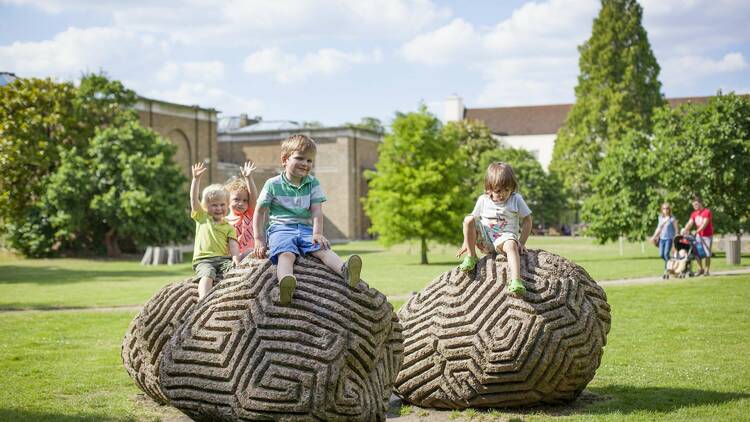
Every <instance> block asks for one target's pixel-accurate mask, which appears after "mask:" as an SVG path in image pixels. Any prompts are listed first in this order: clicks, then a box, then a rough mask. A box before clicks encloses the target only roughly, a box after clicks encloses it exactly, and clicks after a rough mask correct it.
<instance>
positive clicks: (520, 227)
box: [456, 162, 531, 295]
mask: <svg viewBox="0 0 750 422" xmlns="http://www.w3.org/2000/svg"><path fill="white" fill-rule="evenodd" d="M484 191H485V193H484V194H482V195H480V196H479V198H478V199H477V203H476V205H475V206H474V211H472V213H471V215H468V216H467V217H466V218H465V219H464V225H463V230H464V243H463V245H462V246H461V249H459V251H458V253H457V254H456V256H458V257H460V256H461V255H463V254H464V253H466V252H468V253H469V254H468V255H467V256H466V257H465V258H464V260H463V262H461V264H460V265H459V268H460V269H461V271H471V270H473V269H474V267H476V265H477V262H478V261H479V258H477V252H476V248H479V250H481V251H482V252H483V253H485V254H490V253H497V252H500V253H503V254H505V256H506V257H507V258H508V265H509V266H510V274H511V279H510V282H509V283H508V286H507V289H508V291H509V292H510V293H513V294H517V295H522V294H524V293H526V288H525V287H524V285H523V281H522V280H521V259H520V254H521V253H524V252H526V246H525V245H526V240H527V239H528V238H529V234H530V233H531V210H530V209H529V207H528V206H527V205H526V202H525V201H524V200H523V197H522V196H521V194H519V193H518V192H517V191H518V181H517V180H516V175H515V174H514V173H513V168H512V167H511V166H510V164H506V163H501V162H495V163H492V164H490V166H489V167H488V168H487V174H486V175H485V177H484Z"/></svg>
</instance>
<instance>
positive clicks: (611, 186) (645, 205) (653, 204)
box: [582, 130, 660, 243]
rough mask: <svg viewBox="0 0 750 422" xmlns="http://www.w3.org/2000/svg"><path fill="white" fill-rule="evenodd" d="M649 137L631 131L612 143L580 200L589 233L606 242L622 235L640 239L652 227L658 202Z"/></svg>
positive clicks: (646, 234) (650, 231)
mask: <svg viewBox="0 0 750 422" xmlns="http://www.w3.org/2000/svg"><path fill="white" fill-rule="evenodd" d="M650 148H651V140H650V137H649V136H648V135H646V134H644V133H642V132H639V131H636V130H632V131H630V132H628V133H627V134H626V135H625V136H624V137H623V138H622V139H621V140H618V141H616V142H614V143H613V144H612V145H611V146H610V148H609V151H608V153H607V155H606V157H604V159H603V160H602V162H601V164H600V169H599V174H597V175H596V177H594V180H593V182H592V188H593V194H592V195H591V196H589V197H588V198H586V200H585V201H584V203H583V209H582V218H583V220H584V221H586V222H587V223H588V233H589V234H591V235H593V236H594V237H595V238H596V239H597V240H598V241H599V242H601V243H605V242H607V241H610V240H616V239H618V238H619V237H620V236H625V237H627V238H628V239H629V240H633V241H635V240H643V239H645V238H646V237H647V236H648V235H650V234H651V233H652V232H653V230H654V227H655V226H654V219H655V215H656V213H657V210H658V209H659V208H658V206H659V205H658V204H659V199H660V198H659V196H660V195H659V194H658V189H657V184H658V179H657V173H656V172H655V171H654V166H653V164H654V163H653V160H654V157H653V156H652V155H651V154H650Z"/></svg>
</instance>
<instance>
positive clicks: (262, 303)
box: [123, 258, 403, 421]
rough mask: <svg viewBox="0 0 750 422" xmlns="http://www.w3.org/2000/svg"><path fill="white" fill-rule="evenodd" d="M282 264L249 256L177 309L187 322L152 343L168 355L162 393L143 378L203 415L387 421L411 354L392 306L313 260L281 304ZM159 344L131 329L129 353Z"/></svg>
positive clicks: (299, 270) (162, 365)
mask: <svg viewBox="0 0 750 422" xmlns="http://www.w3.org/2000/svg"><path fill="white" fill-rule="evenodd" d="M275 270H276V269H275V267H274V266H272V265H271V264H270V262H268V261H267V260H262V261H252V260H249V261H246V262H245V263H244V264H243V266H242V267H241V268H239V269H235V270H232V271H231V272H230V273H229V274H227V276H226V278H225V279H224V280H223V281H221V282H220V283H219V284H218V285H216V286H215V287H214V289H213V290H211V292H210V293H209V294H208V295H207V296H206V297H205V298H204V299H203V300H202V301H200V302H198V303H196V304H195V305H194V306H192V308H191V309H190V311H189V312H187V313H186V314H185V315H184V316H183V317H180V318H177V317H176V313H175V314H172V316H171V317H170V318H172V319H178V320H179V321H180V322H179V324H177V326H176V327H175V328H174V329H173V330H171V338H170V340H169V341H168V342H165V343H163V345H162V347H161V348H159V350H156V349H157V348H152V349H153V350H149V351H148V353H149V355H150V356H153V355H155V354H158V355H159V359H158V362H159V364H158V365H152V366H151V367H149V368H148V370H149V374H150V375H149V376H150V377H151V378H149V379H153V380H156V382H157V383H158V385H159V388H158V389H156V391H158V394H153V393H152V392H149V391H148V390H147V389H146V388H144V387H143V385H144V384H145V383H143V382H139V381H138V379H137V378H136V377H135V376H134V379H136V383H137V384H138V385H139V386H141V388H143V389H144V391H146V392H147V393H148V394H149V395H150V396H151V397H154V395H157V396H159V394H161V397H163V398H164V399H165V400H166V401H167V402H168V403H170V404H171V405H173V406H175V407H177V408H178V409H180V410H182V411H183V412H184V413H186V414H187V415H188V416H190V417H191V418H193V419H194V420H196V421H235V420H258V419H262V420H330V421H336V420H383V419H384V418H385V411H386V406H387V402H388V398H389V396H390V394H391V391H392V387H393V382H394V380H395V378H396V374H397V373H398V370H399V368H400V366H401V361H402V358H403V337H402V334H401V326H400V324H399V323H398V319H397V318H396V315H395V313H394V312H393V307H392V306H391V305H390V304H389V303H388V301H387V300H386V298H385V296H384V295H383V294H381V293H379V292H378V291H376V290H374V289H371V288H368V286H367V285H366V284H365V283H360V284H359V286H357V288H356V289H351V288H349V287H348V286H347V285H346V284H345V283H344V282H343V280H342V279H341V277H340V276H338V275H336V274H334V273H333V272H332V271H331V270H329V269H328V268H327V267H325V266H324V265H323V264H321V263H320V261H318V260H315V259H305V258H302V259H299V260H298V261H297V264H296V265H295V275H296V276H297V289H296V290H295V293H294V298H293V300H292V304H291V305H290V306H281V305H280V304H279V300H278V299H279V297H278V295H279V289H278V283H277V282H276V271H275ZM158 296H159V294H157V296H155V297H154V299H156V298H157V297H158ZM149 305H150V303H149ZM149 305H147V306H146V307H145V308H144V311H145V310H146V309H149ZM139 318H141V320H142V321H143V322H142V325H149V324H154V323H155V322H153V321H151V320H150V319H149V318H147V317H142V316H138V317H136V320H138V319H139ZM134 324H135V321H134ZM145 331H146V330H143V329H142V330H140V331H139V332H145ZM131 332H132V330H131ZM129 335H130V333H129ZM150 344H151V343H149V342H148V341H135V340H133V339H132V335H131V338H129V337H128V336H126V339H125V342H124V343H123V356H126V355H128V356H133V355H138V354H144V355H145V354H146V352H145V351H138V352H135V351H131V350H129V349H130V348H132V347H134V346H135V347H145V346H146V345H150ZM126 349H128V350H127V351H126ZM124 361H125V365H126V367H128V365H129V362H133V361H134V360H133V359H130V360H124ZM154 369H155V370H156V374H154V373H153V370H154ZM128 372H129V373H130V374H131V376H133V374H134V373H138V371H133V370H132V369H131V368H128ZM151 384H153V382H150V383H149V384H148V385H151ZM152 390H154V389H153V388H152Z"/></svg>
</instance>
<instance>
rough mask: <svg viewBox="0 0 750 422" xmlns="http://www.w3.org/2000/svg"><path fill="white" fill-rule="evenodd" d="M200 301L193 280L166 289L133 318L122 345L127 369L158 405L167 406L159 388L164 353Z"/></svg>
mask: <svg viewBox="0 0 750 422" xmlns="http://www.w3.org/2000/svg"><path fill="white" fill-rule="evenodd" d="M197 301H198V284H197V283H195V281H193V280H186V281H182V282H177V283H173V284H170V285H168V286H166V287H164V288H163V289H161V290H160V291H159V292H158V293H156V295H154V297H153V298H151V300H150V301H149V302H148V303H146V305H145V306H144V307H143V309H142V310H141V312H140V313H139V314H138V315H136V317H135V318H133V321H132V322H131V323H130V327H129V328H128V331H127V333H126V334H125V339H123V341H122V350H121V355H122V362H123V364H124V365H125V369H126V370H127V371H128V374H129V375H130V377H131V378H133V381H135V383H136V384H137V385H138V387H140V388H141V390H143V391H144V392H145V393H146V394H148V396H149V397H151V398H152V399H154V400H155V401H156V402H157V403H162V404H164V403H166V402H167V398H166V397H165V396H164V393H162V391H161V387H160V386H159V362H160V359H161V352H162V349H163V348H164V345H165V344H166V343H167V342H168V341H169V339H170V338H172V334H173V333H174V331H175V328H176V327H179V326H180V324H181V322H182V320H183V319H184V318H185V316H186V315H187V313H188V312H189V311H190V310H191V309H192V307H193V305H194V304H195V303H196V302H197Z"/></svg>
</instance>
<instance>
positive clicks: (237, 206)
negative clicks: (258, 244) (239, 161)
mask: <svg viewBox="0 0 750 422" xmlns="http://www.w3.org/2000/svg"><path fill="white" fill-rule="evenodd" d="M255 169H256V167H255V163H253V161H252V160H248V161H247V162H246V163H245V165H244V166H243V167H242V168H241V169H240V174H242V179H240V178H234V179H233V180H231V181H229V183H227V185H226V189H227V190H228V191H229V208H230V212H229V215H228V216H227V217H226V220H227V222H229V224H231V225H232V226H234V229H235V230H236V231H237V242H239V245H240V260H242V259H244V258H245V256H247V254H248V253H250V252H252V251H253V249H254V248H255V238H254V236H253V213H254V212H255V203H256V202H257V200H258V188H257V187H256V186H255V181H254V180H253V172H254V171H255Z"/></svg>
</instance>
